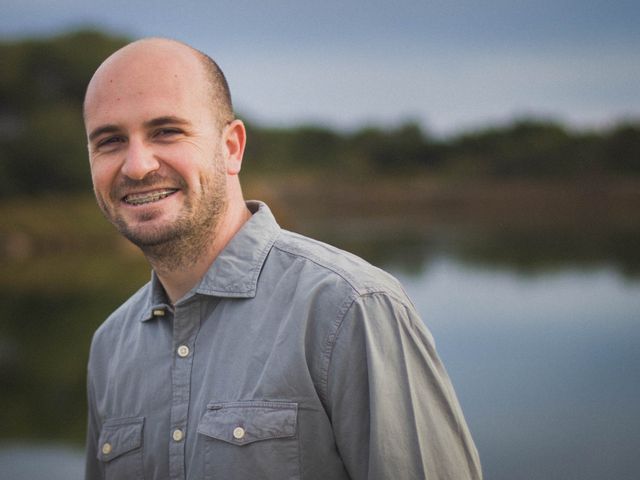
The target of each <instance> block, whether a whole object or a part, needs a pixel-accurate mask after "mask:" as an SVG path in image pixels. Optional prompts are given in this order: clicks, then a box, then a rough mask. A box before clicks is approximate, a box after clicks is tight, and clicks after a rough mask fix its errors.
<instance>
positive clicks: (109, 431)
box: [98, 417, 144, 462]
mask: <svg viewBox="0 0 640 480" xmlns="http://www.w3.org/2000/svg"><path fill="white" fill-rule="evenodd" d="M143 425H144V417H135V418H111V419H108V420H106V421H105V422H104V424H103V425H102V430H101V432H100V439H99V440H98V460H100V461H102V462H109V461H111V460H113V459H114V458H117V457H119V456H120V455H123V454H125V453H127V452H130V451H131V450H135V449H136V448H140V445H142V426H143Z"/></svg>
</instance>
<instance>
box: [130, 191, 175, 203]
mask: <svg viewBox="0 0 640 480" xmlns="http://www.w3.org/2000/svg"><path fill="white" fill-rule="evenodd" d="M176 191H177V190H175V189H167V190H156V191H154V192H148V193H134V194H131V195H127V196H126V197H125V198H124V201H125V202H126V203H128V204H129V205H144V204H145V203H151V202H157V201H158V200H162V199H163V198H167V197H168V196H169V195H171V194H172V193H175V192H176Z"/></svg>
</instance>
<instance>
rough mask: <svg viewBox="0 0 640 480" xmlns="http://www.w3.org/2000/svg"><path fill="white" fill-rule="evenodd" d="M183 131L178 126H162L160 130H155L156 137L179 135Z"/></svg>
mask: <svg viewBox="0 0 640 480" xmlns="http://www.w3.org/2000/svg"><path fill="white" fill-rule="evenodd" d="M180 133H182V132H181V131H180V130H179V129H177V128H161V129H159V130H157V131H156V132H155V135H154V136H156V137H170V136H172V135H178V134H180Z"/></svg>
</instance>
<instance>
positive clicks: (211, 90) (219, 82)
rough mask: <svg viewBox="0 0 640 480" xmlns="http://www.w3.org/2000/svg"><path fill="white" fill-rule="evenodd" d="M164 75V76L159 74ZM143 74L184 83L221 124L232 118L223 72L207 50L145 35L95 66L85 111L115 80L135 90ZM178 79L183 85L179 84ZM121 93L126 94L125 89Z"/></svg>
mask: <svg viewBox="0 0 640 480" xmlns="http://www.w3.org/2000/svg"><path fill="white" fill-rule="evenodd" d="M162 76H165V78H161V77H162ZM145 77H147V78H155V79H156V80H157V81H158V82H162V81H167V80H169V82H171V77H173V79H174V82H173V86H174V88H175V89H176V90H175V91H174V92H175V94H176V95H180V94H181V92H179V91H177V89H178V88H179V87H180V86H182V87H184V86H185V85H186V84H190V85H188V88H190V89H196V91H197V92H198V93H199V94H201V95H202V97H201V101H202V102H206V103H208V104H209V106H210V109H211V113H212V114H213V115H214V117H215V119H216V123H217V124H218V125H219V127H220V128H221V127H222V126H224V125H226V124H227V123H229V122H231V121H232V120H233V119H234V117H235V116H234V113H233V105H232V102H231V93H230V90H229V85H228V83H227V80H226V78H225V76H224V73H223V72H222V70H221V69H220V67H219V66H218V65H217V63H216V62H215V61H214V60H213V59H212V58H211V57H209V56H208V55H207V54H205V53H203V52H201V51H200V50H197V49H195V48H193V47H191V46H189V45H186V44H184V43H181V42H178V41H176V40H171V39H165V38H147V39H142V40H138V41H135V42H133V43H130V44H128V45H126V46H125V47H123V48H121V49H120V50H118V51H116V52H115V53H113V54H112V55H111V56H110V57H108V58H107V59H106V60H105V61H104V62H103V63H102V64H101V65H100V67H99V68H98V69H97V70H96V72H95V73H94V75H93V77H92V78H91V81H90V82H89V85H88V87H87V92H86V95H85V100H84V115H85V120H86V118H87V112H88V111H89V110H91V108H93V107H94V106H95V103H96V102H95V100H96V99H99V98H100V97H101V95H102V94H103V93H104V91H105V90H107V89H109V87H111V92H112V93H113V87H114V86H117V85H115V82H116V81H117V80H123V79H128V80H129V82H120V86H121V87H123V88H127V86H128V87H133V88H137V89H138V90H139V89H140V88H141V85H143V83H142V82H138V83H137V85H135V84H134V83H135V82H134V80H142V79H144V78H145ZM179 83H181V84H182V85H179ZM121 93H123V94H125V92H124V91H122V92H121Z"/></svg>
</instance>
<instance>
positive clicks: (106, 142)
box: [97, 135, 124, 148]
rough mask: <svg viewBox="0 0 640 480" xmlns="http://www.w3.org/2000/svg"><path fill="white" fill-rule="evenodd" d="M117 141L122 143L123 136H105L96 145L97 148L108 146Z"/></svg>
mask: <svg viewBox="0 0 640 480" xmlns="http://www.w3.org/2000/svg"><path fill="white" fill-rule="evenodd" d="M118 143H124V138H123V137H120V136H116V135H114V136H113V137H107V138H104V139H102V140H100V141H99V142H98V144H97V146H98V148H99V147H109V146H113V145H117V144H118Z"/></svg>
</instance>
